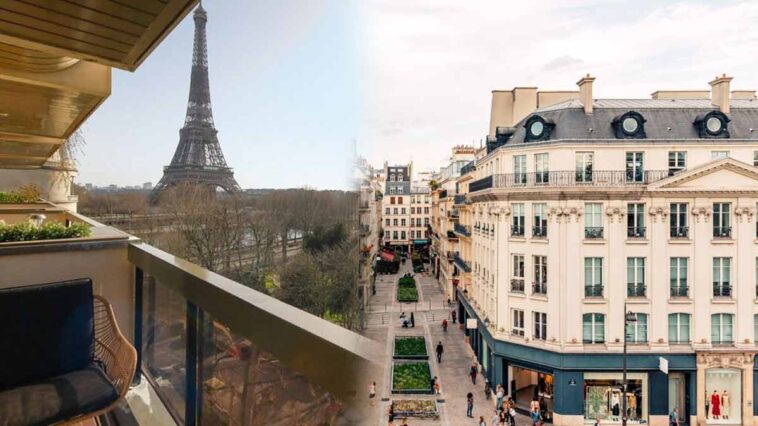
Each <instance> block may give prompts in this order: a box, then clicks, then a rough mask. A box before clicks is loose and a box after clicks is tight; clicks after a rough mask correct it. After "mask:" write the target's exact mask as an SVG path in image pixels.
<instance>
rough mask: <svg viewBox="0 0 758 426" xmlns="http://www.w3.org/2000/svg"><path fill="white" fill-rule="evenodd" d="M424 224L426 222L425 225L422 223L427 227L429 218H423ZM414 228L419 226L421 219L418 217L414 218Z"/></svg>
mask: <svg viewBox="0 0 758 426" xmlns="http://www.w3.org/2000/svg"><path fill="white" fill-rule="evenodd" d="M424 222H426V223H424V225H429V218H428V217H425V218H424ZM416 226H421V218H420V217H417V218H416Z"/></svg>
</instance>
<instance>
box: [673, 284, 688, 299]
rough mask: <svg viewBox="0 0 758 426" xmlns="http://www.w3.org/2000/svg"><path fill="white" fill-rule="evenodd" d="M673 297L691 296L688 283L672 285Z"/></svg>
mask: <svg viewBox="0 0 758 426" xmlns="http://www.w3.org/2000/svg"><path fill="white" fill-rule="evenodd" d="M670 289H671V290H670V294H671V298H672V299H675V298H687V297H689V296H690V288H689V287H688V286H686V285H674V286H671V287H670Z"/></svg>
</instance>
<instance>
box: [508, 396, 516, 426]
mask: <svg viewBox="0 0 758 426" xmlns="http://www.w3.org/2000/svg"><path fill="white" fill-rule="evenodd" d="M508 419H509V420H510V422H511V424H512V425H513V426H516V403H515V402H514V401H513V399H509V400H508Z"/></svg>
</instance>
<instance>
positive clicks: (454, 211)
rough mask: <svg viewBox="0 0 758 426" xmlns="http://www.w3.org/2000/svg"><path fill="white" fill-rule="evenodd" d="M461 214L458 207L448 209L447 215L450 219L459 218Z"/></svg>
mask: <svg viewBox="0 0 758 426" xmlns="http://www.w3.org/2000/svg"><path fill="white" fill-rule="evenodd" d="M460 216H461V213H460V211H458V209H450V210H448V211H447V217H448V218H449V219H454V220H457V219H458V218H459V217H460Z"/></svg>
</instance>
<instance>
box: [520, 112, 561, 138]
mask: <svg viewBox="0 0 758 426" xmlns="http://www.w3.org/2000/svg"><path fill="white" fill-rule="evenodd" d="M524 128H525V129H526V136H525V137H524V142H530V141H546V140H548V139H550V133H552V131H553V129H554V128H555V123H553V121H552V120H549V119H544V118H542V117H540V116H539V115H533V116H531V117H530V118H529V119H528V120H526V123H525V124H524Z"/></svg>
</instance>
